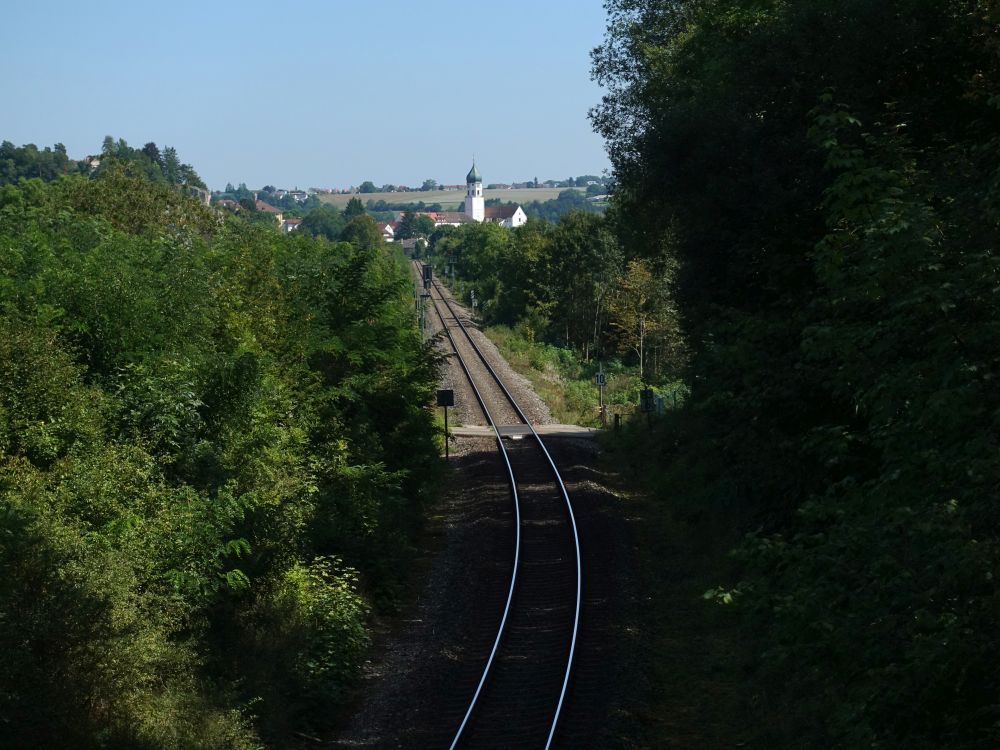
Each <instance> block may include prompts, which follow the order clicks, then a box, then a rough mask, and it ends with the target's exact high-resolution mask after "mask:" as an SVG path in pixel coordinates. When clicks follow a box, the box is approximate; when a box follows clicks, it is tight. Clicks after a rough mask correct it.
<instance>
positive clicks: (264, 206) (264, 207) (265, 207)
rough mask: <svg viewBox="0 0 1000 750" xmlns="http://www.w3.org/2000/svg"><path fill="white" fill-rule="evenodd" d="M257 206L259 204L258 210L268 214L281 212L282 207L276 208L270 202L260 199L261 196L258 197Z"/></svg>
mask: <svg viewBox="0 0 1000 750" xmlns="http://www.w3.org/2000/svg"><path fill="white" fill-rule="evenodd" d="M256 206H257V210H258V211H263V212H264V213H266V214H280V213H281V211H280V209H277V208H275V207H274V206H272V205H271V204H270V203H265V202H264V201H262V200H260V199H259V198H258V199H257V203H256Z"/></svg>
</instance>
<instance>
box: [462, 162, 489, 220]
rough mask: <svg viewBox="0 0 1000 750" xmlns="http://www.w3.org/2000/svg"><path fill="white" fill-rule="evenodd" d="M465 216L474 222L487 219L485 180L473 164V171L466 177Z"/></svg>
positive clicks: (474, 163) (473, 163)
mask: <svg viewBox="0 0 1000 750" xmlns="http://www.w3.org/2000/svg"><path fill="white" fill-rule="evenodd" d="M465 215H466V216H468V217H469V218H470V219H472V220H474V221H482V220H483V219H485V218H486V201H485V200H484V198H483V178H482V176H481V175H480V174H479V170H478V169H476V162H475V161H473V162H472V169H470V170H469V174H468V175H466V177H465Z"/></svg>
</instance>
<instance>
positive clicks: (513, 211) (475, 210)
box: [420, 162, 528, 229]
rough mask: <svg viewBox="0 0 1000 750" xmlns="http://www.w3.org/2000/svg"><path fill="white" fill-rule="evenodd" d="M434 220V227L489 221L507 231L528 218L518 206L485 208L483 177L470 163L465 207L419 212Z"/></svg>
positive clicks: (466, 178)
mask: <svg viewBox="0 0 1000 750" xmlns="http://www.w3.org/2000/svg"><path fill="white" fill-rule="evenodd" d="M420 213H421V214H422V215H424V216H430V217H431V219H433V220H434V226H436V227H440V226H453V227H457V226H459V225H461V224H468V223H469V222H471V221H478V222H483V221H489V222H492V223H494V224H499V225H500V226H502V227H507V228H508V229H514V228H516V227H519V226H521V225H522V224H524V223H525V222H526V221H527V220H528V217H527V215H526V214H525V213H524V209H523V208H521V207H520V206H487V205H486V199H485V198H484V197H483V177H482V175H480V174H479V170H478V169H476V163H475V162H473V163H472V169H470V170H469V174H468V175H466V177H465V206H464V210H462V211H421V212H420Z"/></svg>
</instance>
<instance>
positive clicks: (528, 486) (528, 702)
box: [429, 281, 582, 750]
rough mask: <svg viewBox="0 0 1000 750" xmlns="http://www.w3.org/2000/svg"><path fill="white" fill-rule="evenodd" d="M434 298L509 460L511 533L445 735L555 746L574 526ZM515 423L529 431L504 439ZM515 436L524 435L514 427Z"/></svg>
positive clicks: (563, 496) (461, 326) (457, 324)
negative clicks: (489, 616)
mask: <svg viewBox="0 0 1000 750" xmlns="http://www.w3.org/2000/svg"><path fill="white" fill-rule="evenodd" d="M429 291H430V292H431V297H430V302H431V305H432V307H433V309H434V311H435V313H436V315H437V316H438V319H439V321H440V323H441V327H442V329H443V330H444V331H445V333H446V335H447V337H448V340H449V341H450V342H451V346H452V348H453V350H454V352H455V355H456V357H457V359H458V362H459V364H460V366H461V368H462V370H463V372H464V373H465V374H466V376H467V378H468V380H469V383H470V384H471V387H472V390H473V393H474V394H475V397H476V401H477V403H478V404H479V407H480V409H481V410H482V413H483V416H484V419H485V421H486V423H487V424H489V425H491V426H492V427H493V428H494V430H495V432H496V434H497V446H498V448H499V450H500V453H501V455H502V458H503V464H504V465H505V467H506V469H507V475H508V476H507V478H508V481H509V482H510V486H511V498H512V502H513V506H514V521H515V537H514V544H513V550H512V554H511V562H510V569H511V575H510V581H509V586H508V589H507V594H506V606H505V607H504V609H503V614H502V616H501V618H500V621H499V622H498V623H495V627H496V632H495V636H493V637H492V645H491V647H490V648H489V651H488V653H483V655H482V658H483V667H482V672H481V676H480V678H479V681H478V683H477V684H476V686H475V688H474V690H472V694H471V695H470V696H469V700H468V706H467V708H466V710H465V712H464V715H463V716H462V719H461V722H460V723H459V725H458V726H457V727H456V729H455V733H454V736H453V737H452V739H451V745H450V748H451V750H457V748H532V749H534V748H546V750H547V749H548V748H551V747H554V743H555V740H556V738H557V732H558V730H559V728H560V719H561V717H562V713H563V708H564V705H565V703H566V699H567V694H568V691H569V687H570V678H571V676H572V673H573V664H574V656H575V655H576V647H577V637H578V634H579V629H580V604H581V593H582V591H581V590H582V577H581V569H582V568H581V557H580V542H579V534H578V532H577V528H576V520H575V517H574V514H573V506H572V503H571V501H570V498H569V494H568V493H567V491H566V487H565V484H564V483H563V480H562V477H561V476H560V475H559V470H558V468H557V467H556V464H555V462H554V461H553V459H552V457H551V455H550V453H549V451H548V449H547V448H546V446H545V444H544V442H543V441H542V439H541V438H540V437H539V435H538V433H537V432H535V430H534V427H533V426H532V424H531V421H530V420H529V419H528V418H527V417H526V416H525V414H524V412H523V411H522V409H521V407H520V406H519V405H518V403H517V401H516V400H515V399H514V398H513V396H512V395H511V394H510V392H509V391H508V389H507V388H506V386H505V385H504V383H503V382H502V381H501V379H500V378H499V376H498V375H497V374H496V372H495V371H494V370H493V368H492V367H491V366H490V364H489V362H488V361H487V359H486V357H485V356H484V355H483V353H482V351H481V350H480V349H479V346H478V345H477V344H476V342H475V340H474V339H473V337H472V336H471V335H470V334H469V331H468V329H467V327H466V325H465V323H463V321H462V319H461V318H460V317H459V313H458V312H457V310H456V307H455V306H454V305H452V304H451V302H450V301H449V300H448V299H447V297H446V296H445V295H444V293H443V292H442V290H441V287H440V286H439V285H438V284H437V282H436V281H432V284H431V289H430V290H429ZM505 428H516V430H514V431H516V432H517V433H523V432H524V431H525V428H527V431H528V435H526V436H525V437H526V439H523V440H521V439H510V440H509V439H507V438H505V434H511V433H512V432H514V431H512V430H510V429H505ZM518 437H520V434H519V435H518Z"/></svg>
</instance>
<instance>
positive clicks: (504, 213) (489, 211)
mask: <svg viewBox="0 0 1000 750" xmlns="http://www.w3.org/2000/svg"><path fill="white" fill-rule="evenodd" d="M518 208H519V206H486V218H487V219H509V218H510V217H511V216H513V215H514V214H516V213H517V209H518Z"/></svg>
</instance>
